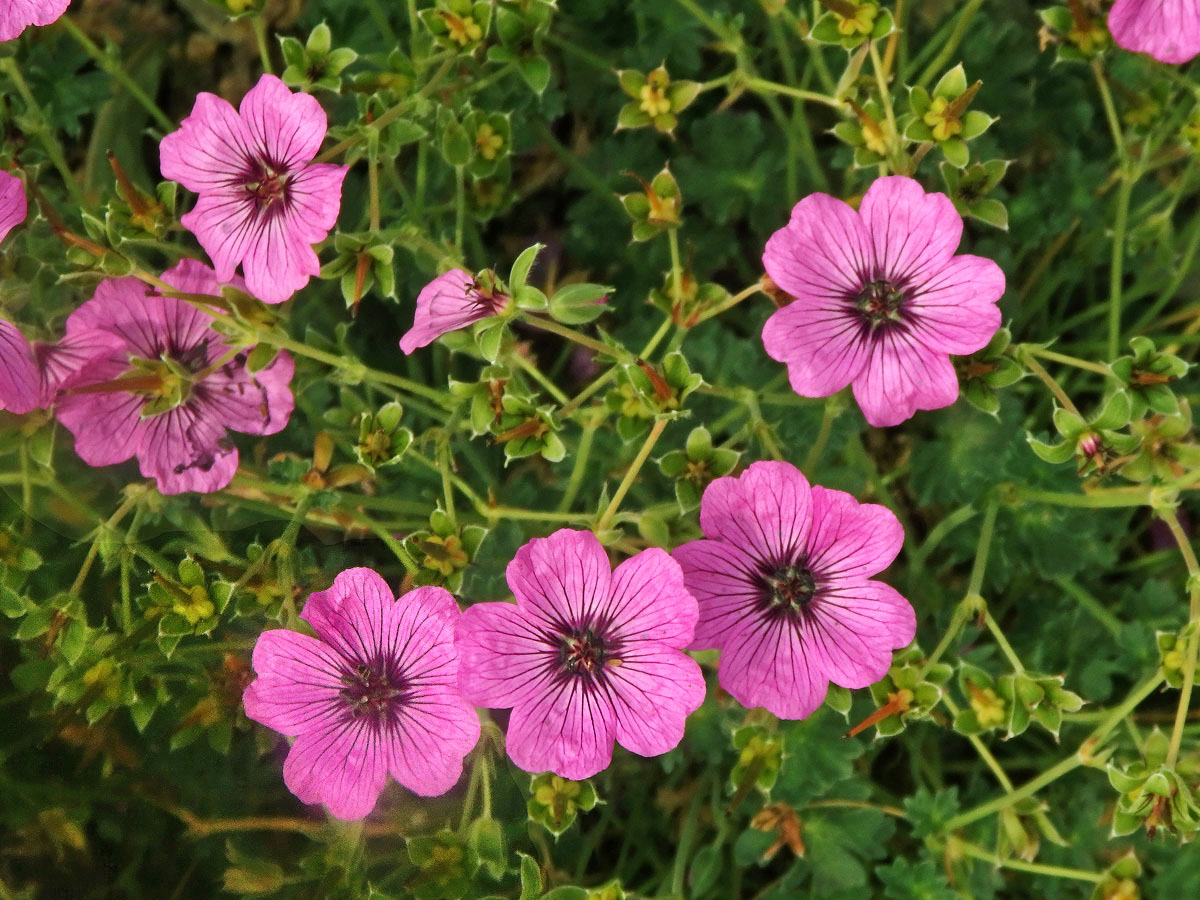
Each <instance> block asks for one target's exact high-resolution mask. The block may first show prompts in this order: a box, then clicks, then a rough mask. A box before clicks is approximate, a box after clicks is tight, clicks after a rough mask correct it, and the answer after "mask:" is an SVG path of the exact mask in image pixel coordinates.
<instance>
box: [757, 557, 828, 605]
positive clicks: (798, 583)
mask: <svg viewBox="0 0 1200 900" xmlns="http://www.w3.org/2000/svg"><path fill="white" fill-rule="evenodd" d="M762 588H763V592H762V595H761V597H760V602H761V604H762V609H763V611H765V612H766V613H768V614H769V615H772V616H786V617H788V618H797V617H799V616H801V615H804V614H805V613H806V612H807V611H808V607H809V604H810V603H811V602H812V599H813V597H814V596H816V593H817V579H816V577H815V576H814V575H813V573H812V570H811V569H809V568H808V567H806V566H804V565H802V564H799V563H792V564H788V565H784V566H780V567H779V568H777V569H775V570H773V571H769V572H766V573H764V574H763V576H762Z"/></svg>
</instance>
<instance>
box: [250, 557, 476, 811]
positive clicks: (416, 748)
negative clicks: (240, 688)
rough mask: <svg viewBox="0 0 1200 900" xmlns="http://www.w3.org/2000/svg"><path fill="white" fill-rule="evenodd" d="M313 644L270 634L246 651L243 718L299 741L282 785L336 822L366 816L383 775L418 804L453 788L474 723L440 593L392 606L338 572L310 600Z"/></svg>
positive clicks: (375, 589)
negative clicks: (249, 663)
mask: <svg viewBox="0 0 1200 900" xmlns="http://www.w3.org/2000/svg"><path fill="white" fill-rule="evenodd" d="M302 616H303V618H304V619H305V620H306V621H307V622H308V624H309V625H311V626H312V628H313V630H314V631H315V632H316V633H317V636H316V637H315V638H312V637H309V636H308V635H305V634H298V633H296V632H294V631H283V630H277V631H268V632H265V633H263V634H262V635H260V636H259V638H258V643H257V644H255V646H254V657H253V662H254V671H255V672H256V673H257V674H258V678H257V679H256V680H255V681H254V682H253V683H252V684H251V685H250V686H249V687H248V688H246V692H245V695H244V702H245V706H246V715H247V716H249V717H250V718H251V719H254V720H255V721H256V722H261V723H262V724H263V725H266V726H267V727H268V728H272V729H274V730H275V731H278V732H280V733H281V734H286V735H294V736H295V737H296V742H295V743H294V744H293V745H292V749H291V751H290V752H289V753H288V757H287V761H286V762H285V763H284V765H283V779H284V782H285V783H286V784H287V786H288V790H290V791H291V792H292V793H293V794H295V795H296V796H297V797H299V798H300V799H301V800H302V801H304V802H305V803H324V804H325V805H326V806H328V807H329V811H330V812H331V813H332V814H333V815H334V816H336V817H337V818H339V819H346V820H350V819H361V818H362V817H363V816H365V815H366V814H367V813H369V812H370V811H371V810H372V809H374V808H375V802H376V800H377V799H378V798H379V794H380V792H381V791H382V790H383V786H384V783H385V782H386V781H387V776H388V773H389V772H390V773H391V775H392V777H393V778H395V779H396V780H397V781H398V782H400V783H401V784H402V785H404V786H405V787H406V788H408V789H409V790H410V791H413V792H415V793H417V794H421V795H423V796H427V797H430V796H435V795H437V794H444V793H445V792H446V791H448V790H450V788H452V787H454V784H455V782H457V781H458V779H459V776H460V775H462V761H463V757H464V756H466V755H467V754H468V753H470V752H471V748H473V747H474V746H475V744H476V742H477V741H478V740H479V717H478V716H477V715H476V713H475V710H474V709H472V708H471V707H470V706H469V705H468V704H467V703H466V701H464V700H463V699H462V698H461V697H460V696H459V694H458V690H457V679H458V658H457V655H456V653H455V650H454V624H455V622H456V621H457V620H458V618H459V611H458V605H457V604H456V603H455V602H454V598H453V597H452V596H451V595H450V593H449V592H448V591H446V590H444V589H443V588H438V587H421V588H417V589H416V590H413V591H409V592H408V593H407V594H404V595H403V596H401V597H399V598H396V597H394V596H393V595H392V591H391V589H390V588H389V587H388V586H387V583H386V582H385V581H384V580H383V579H382V578H381V577H380V576H379V574H378V573H376V572H374V571H372V570H371V569H363V568H360V569H347V570H345V571H344V572H341V573H339V574H338V576H337V578H335V579H334V582H333V586H332V587H330V588H329V590H326V591H318V592H317V593H315V594H313V595H312V596H311V597H309V598H308V603H307V604H305V607H304V612H303V614H302Z"/></svg>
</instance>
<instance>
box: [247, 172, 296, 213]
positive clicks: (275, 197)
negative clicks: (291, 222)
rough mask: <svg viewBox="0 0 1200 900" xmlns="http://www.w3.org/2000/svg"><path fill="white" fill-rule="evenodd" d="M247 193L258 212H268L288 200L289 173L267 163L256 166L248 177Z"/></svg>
mask: <svg viewBox="0 0 1200 900" xmlns="http://www.w3.org/2000/svg"><path fill="white" fill-rule="evenodd" d="M246 191H247V193H249V194H250V197H251V200H252V201H253V203H254V209H255V211H257V212H266V211H267V210H268V209H270V208H271V206H272V205H274V204H275V203H276V201H285V200H287V191H288V177H287V173H286V172H283V171H279V170H278V169H276V168H275V167H274V166H272V165H271V164H269V163H266V162H259V163H256V164H255V165H254V167H253V168H252V169H251V170H250V172H249V173H248V174H247V175H246Z"/></svg>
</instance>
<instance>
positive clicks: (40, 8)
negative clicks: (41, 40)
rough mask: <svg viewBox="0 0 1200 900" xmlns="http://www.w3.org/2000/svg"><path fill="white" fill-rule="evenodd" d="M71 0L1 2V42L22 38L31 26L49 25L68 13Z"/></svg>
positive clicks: (13, 0)
mask: <svg viewBox="0 0 1200 900" xmlns="http://www.w3.org/2000/svg"><path fill="white" fill-rule="evenodd" d="M70 5H71V0H3V2H0V41H11V40H13V39H14V38H17V37H20V35H21V32H22V31H24V30H25V29H26V28H28V27H29V26H30V25H49V24H50V23H51V22H55V21H57V20H58V17H59V16H61V15H62V14H63V13H65V12H66V11H67V7H68V6H70Z"/></svg>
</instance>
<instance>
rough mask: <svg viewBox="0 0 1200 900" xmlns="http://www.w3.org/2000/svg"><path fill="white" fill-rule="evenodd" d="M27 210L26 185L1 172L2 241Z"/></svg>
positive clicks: (0, 210) (1, 14) (0, 222)
mask: <svg viewBox="0 0 1200 900" xmlns="http://www.w3.org/2000/svg"><path fill="white" fill-rule="evenodd" d="M3 15H4V14H3V13H2V12H0V16H3ZM26 212H27V210H26V204H25V185H23V184H21V179H20V178H18V177H17V176H16V175H10V174H9V173H8V172H0V241H2V240H4V239H5V238H6V237H8V233H9V232H10V231H12V230H13V229H14V228H15V227H16V226H18V225H20V224H21V223H22V222H24V221H25V213H26Z"/></svg>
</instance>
